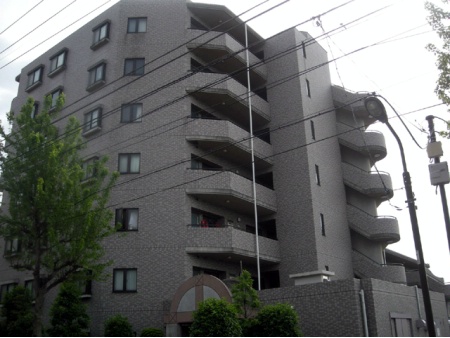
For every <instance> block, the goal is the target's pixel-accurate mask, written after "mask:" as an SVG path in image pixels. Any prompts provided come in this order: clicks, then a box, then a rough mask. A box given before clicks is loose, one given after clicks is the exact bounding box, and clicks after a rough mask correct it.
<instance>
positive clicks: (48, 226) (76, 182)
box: [0, 95, 118, 335]
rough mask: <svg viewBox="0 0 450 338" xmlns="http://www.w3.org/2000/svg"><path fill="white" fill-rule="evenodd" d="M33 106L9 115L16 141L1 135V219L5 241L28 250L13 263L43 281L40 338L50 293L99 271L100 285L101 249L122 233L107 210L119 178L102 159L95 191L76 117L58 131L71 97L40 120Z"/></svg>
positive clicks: (38, 305) (38, 288) (38, 300)
mask: <svg viewBox="0 0 450 338" xmlns="http://www.w3.org/2000/svg"><path fill="white" fill-rule="evenodd" d="M33 104H34V101H33V99H32V98H30V99H28V101H27V103H26V104H25V105H24V106H23V107H22V109H21V112H20V114H16V115H14V114H9V115H8V120H9V122H10V123H11V124H12V125H13V130H12V132H11V133H10V134H7V133H6V131H5V129H4V128H3V127H0V136H1V137H2V138H3V139H4V145H3V148H2V152H1V153H0V170H1V172H2V180H1V182H0V189H1V190H2V191H3V193H4V195H3V196H4V200H5V201H6V205H7V208H8V210H7V212H5V211H6V210H2V213H1V214H0V224H2V226H1V227H0V236H3V237H5V238H7V239H18V240H19V241H20V243H21V251H20V252H17V253H15V254H14V255H9V256H6V258H7V259H8V260H9V263H10V265H11V266H12V267H13V268H15V269H18V270H28V271H31V272H32V274H33V276H34V278H35V284H34V289H35V293H36V294H35V306H34V311H35V322H34V334H35V335H40V334H41V329H42V311H43V304H44V301H45V296H46V294H47V292H49V291H50V290H51V289H52V288H54V287H55V286H57V285H59V284H61V283H62V282H64V281H65V280H67V279H69V278H71V277H72V276H73V275H76V274H79V271H80V269H86V270H90V271H92V278H93V279H99V278H100V277H102V276H103V270H104V268H105V266H107V265H108V263H109V262H104V261H102V257H103V254H104V249H103V247H102V244H101V242H102V240H103V239H104V238H105V237H106V236H108V235H110V234H112V233H113V232H114V227H113V226H112V224H111V219H112V212H111V211H110V210H109V209H107V208H106V204H107V202H108V199H109V193H110V190H111V187H112V185H113V183H114V181H115V179H116V178H117V175H118V174H113V175H109V174H108V170H107V169H106V166H105V163H106V161H107V159H106V158H102V159H100V160H99V161H97V162H96V163H95V165H94V166H93V167H92V168H90V170H92V173H94V172H95V175H94V176H93V177H92V178H91V179H90V180H89V184H83V183H82V182H81V181H82V179H83V178H84V174H85V172H84V170H83V168H82V163H83V161H82V159H81V158H80V156H79V154H78V152H79V150H80V149H82V148H83V146H82V144H83V141H82V138H81V128H80V125H79V123H78V121H77V120H76V119H75V118H74V117H70V118H69V120H68V122H67V126H66V128H65V129H64V132H61V133H60V131H59V128H58V127H57V126H56V125H55V124H53V120H54V117H55V116H56V114H57V112H58V111H59V110H60V109H61V107H62V106H63V104H64V96H63V95H61V96H60V97H59V99H58V103H57V105H56V108H55V107H52V108H50V107H51V98H50V97H46V99H45V104H44V108H43V110H42V111H40V112H39V114H38V115H37V116H36V117H35V118H32V117H31V112H32V109H33ZM42 275H45V276H46V278H45V279H43V278H40V276H42Z"/></svg>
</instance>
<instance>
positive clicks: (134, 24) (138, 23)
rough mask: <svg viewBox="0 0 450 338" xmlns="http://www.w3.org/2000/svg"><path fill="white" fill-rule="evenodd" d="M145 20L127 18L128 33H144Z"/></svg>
mask: <svg viewBox="0 0 450 338" xmlns="http://www.w3.org/2000/svg"><path fill="white" fill-rule="evenodd" d="M146 31H147V18H128V30H127V32H128V33H145V32H146Z"/></svg>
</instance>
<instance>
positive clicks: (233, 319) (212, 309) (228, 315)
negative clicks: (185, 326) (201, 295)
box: [190, 298, 242, 337]
mask: <svg viewBox="0 0 450 338" xmlns="http://www.w3.org/2000/svg"><path fill="white" fill-rule="evenodd" d="M241 335H242V329H241V326H240V325H239V321H238V318H237V311H236V309H235V308H234V306H233V305H232V304H230V303H228V302H227V301H225V300H223V299H214V298H209V299H207V300H205V301H203V302H201V303H200V304H199V307H198V310H197V311H195V312H194V321H193V323H192V325H191V327H190V336H191V337H240V336H241Z"/></svg>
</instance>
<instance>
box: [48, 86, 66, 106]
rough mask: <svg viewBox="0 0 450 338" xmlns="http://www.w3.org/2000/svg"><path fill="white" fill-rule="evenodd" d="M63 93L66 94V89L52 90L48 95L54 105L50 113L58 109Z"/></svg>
mask: <svg viewBox="0 0 450 338" xmlns="http://www.w3.org/2000/svg"><path fill="white" fill-rule="evenodd" d="M62 93H64V88H63V87H58V88H56V89H54V90H52V91H51V92H50V93H49V94H47V95H50V97H51V99H52V105H51V107H50V111H52V110H54V109H55V108H56V103H57V101H58V98H59V95H61V94H62ZM56 94H57V95H56ZM55 95H56V96H55Z"/></svg>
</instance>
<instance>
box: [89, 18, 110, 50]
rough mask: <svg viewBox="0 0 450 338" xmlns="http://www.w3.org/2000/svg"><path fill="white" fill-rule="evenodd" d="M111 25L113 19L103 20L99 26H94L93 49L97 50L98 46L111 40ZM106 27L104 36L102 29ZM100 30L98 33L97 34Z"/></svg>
mask: <svg viewBox="0 0 450 338" xmlns="http://www.w3.org/2000/svg"><path fill="white" fill-rule="evenodd" d="M110 26H111V20H105V21H103V22H101V23H100V24H98V25H97V26H95V27H94V28H92V45H91V49H92V50H96V49H97V48H99V47H101V46H103V45H104V44H106V43H107V42H109V31H110ZM104 27H106V29H105V31H106V32H105V34H104V35H105V36H104V37H102V34H101V32H102V29H103V28H104ZM97 32H98V34H97Z"/></svg>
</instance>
